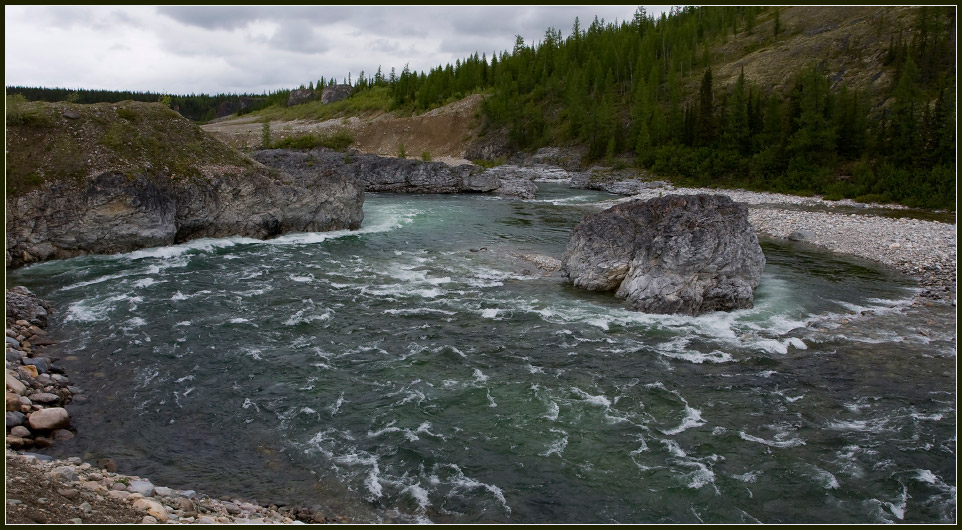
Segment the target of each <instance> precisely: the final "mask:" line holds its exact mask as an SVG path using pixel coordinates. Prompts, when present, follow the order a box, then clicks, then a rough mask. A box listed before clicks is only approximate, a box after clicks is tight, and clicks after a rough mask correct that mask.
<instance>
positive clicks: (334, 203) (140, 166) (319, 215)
mask: <svg viewBox="0 0 962 530" xmlns="http://www.w3.org/2000/svg"><path fill="white" fill-rule="evenodd" d="M46 105H50V104H46ZM49 110H51V109H47V108H46V107H44V106H40V107H39V110H38V111H37V112H47V111H49ZM52 110H56V109H52ZM70 110H71V111H74V112H77V113H79V114H80V115H81V117H80V118H79V119H73V120H68V119H66V118H62V117H59V115H60V113H57V112H55V113H53V114H51V116H58V117H57V118H53V117H51V118H49V121H45V122H43V123H44V125H43V126H27V125H21V126H17V127H8V137H7V152H8V157H7V170H8V185H7V205H6V242H7V246H6V254H5V260H6V264H7V266H8V267H17V266H21V265H24V264H28V263H33V262H39V261H44V260H48V259H59V258H69V257H73V256H78V255H84V254H91V253H96V254H104V253H115V252H128V251H132V250H136V249H139V248H144V247H153V246H163V245H170V244H174V243H180V242H184V241H187V240H190V239H195V238H200V237H225V236H247V237H255V238H262V239H263V238H269V237H274V236H277V235H280V234H283V233H286V232H308V231H324V230H335V229H353V228H358V227H359V226H360V224H361V220H362V219H363V212H362V205H363V200H364V196H363V190H362V189H361V188H360V187H359V186H358V185H357V184H356V183H354V182H353V181H352V180H349V179H347V178H345V177H343V176H341V175H338V174H329V175H320V176H317V177H316V178H312V179H295V178H294V177H292V176H290V175H285V174H283V173H280V172H278V171H276V170H271V169H269V168H266V167H264V166H262V165H260V164H258V163H256V162H254V161H253V160H251V159H249V158H247V157H245V156H243V155H241V154H239V153H237V152H236V151H234V150H232V149H230V148H229V147H227V146H226V145H224V144H222V143H220V142H218V141H217V140H214V139H213V138H211V137H210V136H208V135H207V134H206V133H204V132H203V131H201V130H200V129H199V128H197V127H196V126H195V125H193V124H191V123H190V122H188V121H187V120H186V119H184V118H182V117H180V116H178V115H176V114H175V113H173V112H171V111H170V110H169V109H166V108H163V107H161V106H159V105H156V104H138V103H133V102H126V103H122V104H116V105H75V106H73V108H71V109H70ZM78 157H81V158H80V159H79V160H78Z"/></svg>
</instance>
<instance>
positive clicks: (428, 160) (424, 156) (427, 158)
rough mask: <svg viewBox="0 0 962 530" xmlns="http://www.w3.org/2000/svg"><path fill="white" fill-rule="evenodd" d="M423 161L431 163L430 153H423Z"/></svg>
mask: <svg viewBox="0 0 962 530" xmlns="http://www.w3.org/2000/svg"><path fill="white" fill-rule="evenodd" d="M421 160H423V161H425V162H430V161H431V153H429V152H427V151H421Z"/></svg>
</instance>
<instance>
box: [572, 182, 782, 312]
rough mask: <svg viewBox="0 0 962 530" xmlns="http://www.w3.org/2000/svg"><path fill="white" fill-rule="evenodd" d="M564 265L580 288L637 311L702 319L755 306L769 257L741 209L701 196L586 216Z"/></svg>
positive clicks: (620, 207) (672, 198)
mask: <svg viewBox="0 0 962 530" xmlns="http://www.w3.org/2000/svg"><path fill="white" fill-rule="evenodd" d="M562 262H563V264H564V269H563V274H564V275H565V276H566V277H567V278H568V279H569V281H571V282H572V283H573V284H574V285H575V286H578V287H581V288H584V289H588V290H591V291H614V292H615V295H616V296H618V297H619V298H625V299H626V300H627V301H628V303H629V305H630V306H631V308H632V309H635V310H639V311H644V312H647V313H661V314H672V313H681V314H687V315H699V314H702V313H706V312H709V311H730V310H733V309H744V308H750V307H752V306H753V304H754V292H753V290H754V288H755V287H757V286H758V281H759V278H760V277H761V273H762V269H763V268H764V266H765V256H764V254H762V249H761V247H760V246H759V244H758V238H757V237H756V236H755V232H754V230H753V229H752V227H751V225H750V224H749V222H748V209H747V208H746V207H745V206H744V205H742V204H738V203H735V202H733V201H732V200H731V199H730V198H728V197H726V196H724V195H708V194H700V195H687V196H686V195H668V196H665V197H659V198H656V199H650V200H647V201H641V200H636V201H630V202H626V203H623V204H619V205H617V206H614V207H612V208H609V209H608V210H605V211H603V212H600V213H597V214H592V215H589V216H587V217H586V218H585V219H584V221H582V222H581V223H580V224H579V225H578V226H576V227H575V228H574V230H573V231H572V233H571V239H570V240H569V242H568V246H567V249H566V250H565V254H564V257H563V258H562Z"/></svg>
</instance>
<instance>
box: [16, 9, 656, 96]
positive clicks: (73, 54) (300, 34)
mask: <svg viewBox="0 0 962 530" xmlns="http://www.w3.org/2000/svg"><path fill="white" fill-rule="evenodd" d="M634 10H635V7H634V6H163V7H134V6H110V7H104V6H100V7H96V6H95V7H89V6H88V7H85V6H79V7H71V6H6V8H5V12H6V15H7V16H6V17H5V26H6V36H5V40H6V48H7V49H6V59H7V60H6V77H7V83H8V84H30V85H44V86H64V85H66V84H70V85H71V86H76V87H89V88H115V89H133V90H155V91H156V90H166V91H170V92H178V93H191V92H194V93H202V92H203V93H216V92H224V91H230V92H255V93H260V92H263V91H265V90H268V91H269V90H276V89H279V88H289V87H291V86H297V85H300V84H301V83H305V84H306V83H307V82H308V81H311V80H316V79H318V78H320V77H321V76H324V77H328V78H330V77H335V78H337V79H341V78H343V77H347V75H348V73H349V72H350V73H351V74H352V76H353V77H354V78H357V76H358V74H359V72H360V71H361V70H363V71H365V73H366V75H368V76H370V75H372V74H373V72H375V71H376V70H377V68H378V66H379V65H380V66H381V67H382V70H383V72H384V74H385V75H387V74H388V72H390V70H391V68H392V67H394V68H396V69H397V71H400V70H401V69H402V68H403V67H404V65H405V64H410V67H411V69H412V70H417V71H428V70H430V69H431V68H434V67H436V66H438V65H439V64H441V65H443V64H447V63H452V64H453V63H454V62H455V60H457V59H463V58H465V57H467V56H469V55H471V54H473V53H475V52H478V53H479V54H481V53H484V54H487V56H488V57H489V58H490V57H491V54H492V53H493V52H501V51H503V50H510V49H511V48H512V47H513V45H514V40H515V35H517V34H520V35H522V36H523V37H524V39H525V42H527V43H529V44H531V43H534V42H537V41H540V40H541V39H542V38H543V36H544V33H545V30H546V29H547V28H548V27H553V28H555V29H558V30H560V31H561V33H562V34H563V35H568V34H569V33H570V32H571V25H572V23H573V22H574V18H575V17H576V16H577V17H579V18H580V20H581V25H582V27H583V28H587V27H588V25H589V24H590V23H591V21H592V20H593V19H594V16H595V15H596V14H597V15H598V17H599V18H604V19H606V20H608V21H614V19H615V18H618V19H627V18H630V17H631V15H632V14H633V13H634ZM649 12H652V13H657V12H660V11H659V10H658V9H657V8H656V7H654V6H650V7H649Z"/></svg>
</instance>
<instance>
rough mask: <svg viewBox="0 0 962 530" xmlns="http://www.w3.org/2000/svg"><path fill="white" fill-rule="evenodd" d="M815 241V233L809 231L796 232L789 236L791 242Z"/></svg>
mask: <svg viewBox="0 0 962 530" xmlns="http://www.w3.org/2000/svg"><path fill="white" fill-rule="evenodd" d="M813 239H815V233H814V232H810V231H808V230H796V231H794V232H792V233H791V234H788V240H789V241H811V240H813Z"/></svg>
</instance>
